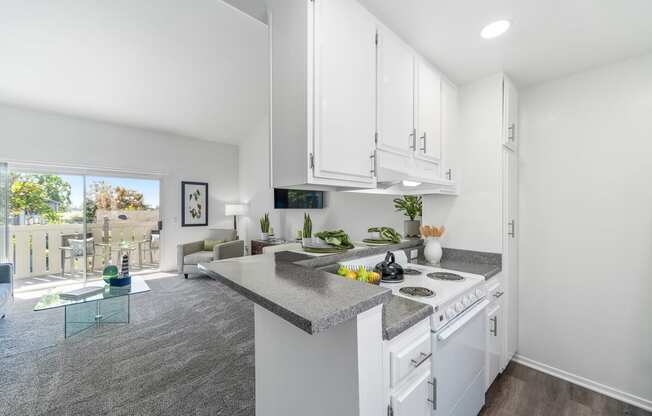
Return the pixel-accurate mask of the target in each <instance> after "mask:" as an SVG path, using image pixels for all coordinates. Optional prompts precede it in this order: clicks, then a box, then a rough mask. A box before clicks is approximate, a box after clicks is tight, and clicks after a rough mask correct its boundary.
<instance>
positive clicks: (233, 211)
mask: <svg viewBox="0 0 652 416" xmlns="http://www.w3.org/2000/svg"><path fill="white" fill-rule="evenodd" d="M248 212H249V207H248V206H247V204H226V205H224V215H226V216H229V215H233V229H234V230H235V238H236V239H239V237H238V222H237V218H238V216H239V215H247V213H248Z"/></svg>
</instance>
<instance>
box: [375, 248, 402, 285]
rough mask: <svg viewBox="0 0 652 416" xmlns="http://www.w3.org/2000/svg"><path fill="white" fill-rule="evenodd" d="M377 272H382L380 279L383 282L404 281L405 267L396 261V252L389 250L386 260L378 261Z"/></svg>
mask: <svg viewBox="0 0 652 416" xmlns="http://www.w3.org/2000/svg"><path fill="white" fill-rule="evenodd" d="M374 271H375V272H376V273H380V279H381V281H383V282H401V281H403V267H401V265H400V264H398V263H396V259H395V258H394V253H392V252H391V251H388V252H387V254H386V255H385V260H384V261H382V262H380V263H378V264H377V265H376V267H375V268H374Z"/></svg>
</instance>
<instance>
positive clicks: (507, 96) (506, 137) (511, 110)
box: [503, 77, 519, 151]
mask: <svg viewBox="0 0 652 416" xmlns="http://www.w3.org/2000/svg"><path fill="white" fill-rule="evenodd" d="M517 121H518V91H517V90H516V87H515V86H514V84H513V83H512V82H511V81H510V80H509V78H507V77H503V143H504V144H505V146H507V147H508V148H510V149H512V150H514V151H516V150H517V149H518V134H519V129H518V125H517Z"/></svg>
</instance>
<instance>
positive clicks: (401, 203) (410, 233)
mask: <svg viewBox="0 0 652 416" xmlns="http://www.w3.org/2000/svg"><path fill="white" fill-rule="evenodd" d="M394 208H396V211H398V212H402V213H403V214H404V215H405V216H406V217H408V218H409V220H405V222H404V223H403V234H404V235H405V237H407V238H417V237H419V226H420V225H421V220H417V219H416V218H417V217H421V213H422V211H423V201H422V198H421V195H403V197H401V198H395V199H394Z"/></svg>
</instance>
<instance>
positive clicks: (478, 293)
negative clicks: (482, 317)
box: [475, 289, 482, 298]
mask: <svg viewBox="0 0 652 416" xmlns="http://www.w3.org/2000/svg"><path fill="white" fill-rule="evenodd" d="M475 295H476V296H477V297H479V298H480V297H482V289H476V290H475Z"/></svg>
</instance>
